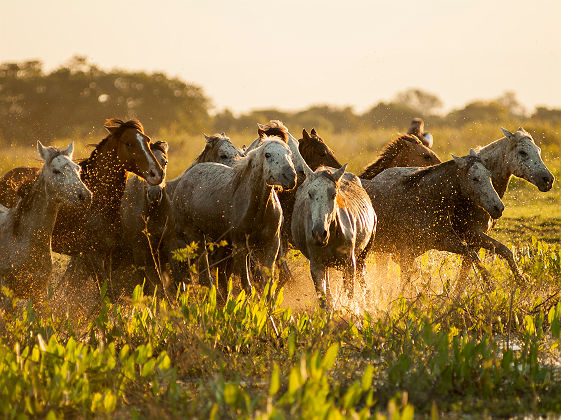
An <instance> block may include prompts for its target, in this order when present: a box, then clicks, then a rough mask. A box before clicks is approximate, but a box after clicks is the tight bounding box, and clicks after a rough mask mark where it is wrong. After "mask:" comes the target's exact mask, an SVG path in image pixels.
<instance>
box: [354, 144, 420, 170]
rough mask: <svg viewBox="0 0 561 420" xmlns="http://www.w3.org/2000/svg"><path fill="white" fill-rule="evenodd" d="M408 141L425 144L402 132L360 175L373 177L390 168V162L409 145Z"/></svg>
mask: <svg viewBox="0 0 561 420" xmlns="http://www.w3.org/2000/svg"><path fill="white" fill-rule="evenodd" d="M408 143H414V144H420V145H423V143H422V142H421V140H419V139H418V138H417V137H415V136H413V135H411V134H400V135H399V136H398V137H396V138H395V139H393V140H391V141H390V142H389V143H388V144H386V145H385V146H384V148H383V149H382V151H381V152H380V155H379V156H378V158H377V159H376V160H375V161H374V162H372V163H371V164H369V165H368V166H367V167H366V168H365V169H364V171H363V172H362V174H360V175H359V176H358V177H359V178H362V179H372V178H374V177H375V176H376V175H378V174H379V173H380V172H382V171H384V170H386V169H388V168H389V166H388V165H389V164H390V162H391V161H392V160H394V159H395V157H396V156H397V155H399V153H400V152H401V150H402V149H403V148H404V147H405V146H407V144H408Z"/></svg>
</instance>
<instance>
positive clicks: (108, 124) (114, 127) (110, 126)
mask: <svg viewBox="0 0 561 420" xmlns="http://www.w3.org/2000/svg"><path fill="white" fill-rule="evenodd" d="M110 121H111V120H107V121H106V122H105V124H103V126H104V127H105V129H106V130H107V131H109V133H111V134H115V132H116V131H117V129H118V128H119V127H120V125H118V124H117V125H115V124H114V123H111V122H110Z"/></svg>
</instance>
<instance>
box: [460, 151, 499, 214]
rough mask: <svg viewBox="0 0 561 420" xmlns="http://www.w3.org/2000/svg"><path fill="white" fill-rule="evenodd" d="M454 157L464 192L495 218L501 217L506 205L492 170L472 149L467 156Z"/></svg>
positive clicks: (461, 188)
mask: <svg viewBox="0 0 561 420" xmlns="http://www.w3.org/2000/svg"><path fill="white" fill-rule="evenodd" d="M452 158H453V159H454V162H455V164H456V165H457V167H458V169H459V171H460V174H459V175H460V176H459V184H460V190H461V192H462V194H463V195H464V196H465V197H466V198H468V199H469V200H471V201H473V202H474V203H475V204H476V205H478V206H480V207H483V209H485V211H487V213H489V215H490V216H491V217H492V218H493V219H498V218H499V217H501V216H502V214H503V210H504V208H505V206H504V204H503V202H502V201H501V199H500V198H499V196H498V194H497V192H496V191H495V189H494V188H493V184H492V183H491V172H490V171H489V170H488V169H487V168H486V167H485V166H483V163H482V162H481V160H480V159H479V156H478V155H477V153H476V152H474V151H473V150H470V154H469V155H467V156H463V157H456V156H454V155H452Z"/></svg>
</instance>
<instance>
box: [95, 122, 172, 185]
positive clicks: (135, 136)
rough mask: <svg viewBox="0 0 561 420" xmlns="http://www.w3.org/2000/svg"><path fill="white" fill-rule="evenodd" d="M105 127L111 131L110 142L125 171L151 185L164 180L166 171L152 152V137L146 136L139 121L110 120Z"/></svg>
mask: <svg viewBox="0 0 561 420" xmlns="http://www.w3.org/2000/svg"><path fill="white" fill-rule="evenodd" d="M104 127H105V128H106V129H107V131H109V133H110V137H109V138H108V141H112V142H113V147H114V148H115V151H116V155H117V156H116V157H117V160H118V162H119V163H120V164H121V165H123V167H124V169H125V170H127V171H129V172H133V173H135V174H136V175H138V176H140V177H141V178H144V179H145V180H146V181H147V182H148V184H150V185H158V184H160V183H161V182H162V181H163V179H164V171H163V169H162V167H161V166H160V164H159V163H158V161H157V160H156V158H155V157H154V154H153V153H152V151H151V150H150V137H148V136H147V135H146V134H144V128H143V127H142V124H140V122H139V121H136V120H131V121H127V122H123V121H121V120H118V119H114V118H112V119H109V120H107V121H106V123H105V125H104Z"/></svg>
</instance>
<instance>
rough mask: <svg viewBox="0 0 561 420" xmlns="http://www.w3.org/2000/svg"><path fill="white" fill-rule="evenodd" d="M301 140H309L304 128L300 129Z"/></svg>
mask: <svg viewBox="0 0 561 420" xmlns="http://www.w3.org/2000/svg"><path fill="white" fill-rule="evenodd" d="M302 140H310V135H309V134H308V132H307V131H306V129H305V128H303V129H302Z"/></svg>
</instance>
